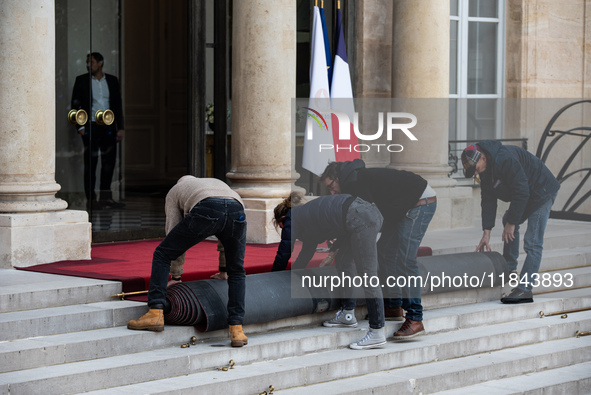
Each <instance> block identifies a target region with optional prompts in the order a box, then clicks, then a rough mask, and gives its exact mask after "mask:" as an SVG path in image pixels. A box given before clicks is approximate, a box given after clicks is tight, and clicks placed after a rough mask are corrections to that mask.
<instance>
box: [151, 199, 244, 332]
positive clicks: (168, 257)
mask: <svg viewBox="0 0 591 395" xmlns="http://www.w3.org/2000/svg"><path fill="white" fill-rule="evenodd" d="M213 235H215V236H216V237H217V238H218V240H220V241H221V243H222V245H223V246H224V250H225V253H226V269H227V272H228V324H229V325H242V322H243V320H244V294H245V283H246V273H245V271H244V251H245V248H246V220H245V216H244V208H243V207H242V205H241V204H240V202H238V201H237V200H235V199H225V198H215V197H214V198H207V199H204V200H202V201H200V202H199V203H197V205H195V207H193V209H192V210H191V211H190V212H189V213H188V214H187V215H186V216H185V218H183V220H182V221H181V222H179V223H178V224H177V225H176V226H175V227H174V228H173V229H172V230H171V231H170V232H169V233H168V235H166V238H165V239H164V240H162V242H161V243H160V244H159V245H158V247H156V250H155V251H154V257H153V259H152V277H151V278H150V289H149V291H148V305H149V306H153V305H156V304H161V305H163V306H164V307H165V310H166V309H168V308H169V302H168V301H167V300H166V285H167V283H168V275H169V273H170V262H171V261H174V260H175V259H177V258H178V257H179V256H181V255H182V254H184V253H185V251H187V250H188V249H189V248H191V247H193V246H194V245H195V244H197V243H199V242H201V241H203V240H205V239H206V238H207V237H209V236H213Z"/></svg>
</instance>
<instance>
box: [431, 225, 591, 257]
mask: <svg viewBox="0 0 591 395" xmlns="http://www.w3.org/2000/svg"><path fill="white" fill-rule="evenodd" d="M526 229H527V223H526V224H524V225H523V226H522V229H521V230H520V239H521V240H520V245H521V246H523V235H524V234H525V230H526ZM502 230H503V229H502V226H501V225H500V222H499V221H497V225H496V226H495V227H494V228H493V229H492V232H491V238H490V241H491V242H490V247H491V248H492V250H493V251H498V252H501V253H502V251H503V242H502V240H501V234H502ZM450 233H451V234H452V235H453V236H451V235H450ZM481 237H482V230H481V227H480V223H479V222H475V225H474V227H473V228H463V229H453V230H451V231H450V230H434V231H429V230H428V231H427V233H426V234H425V237H424V238H423V242H422V243H421V245H423V246H429V247H431V249H432V250H433V255H443V254H455V253H459V252H474V250H475V249H476V246H477V245H478V243H479V242H480V238H481ZM575 246H576V247H588V246H591V227H590V226H589V223H586V222H577V221H565V220H555V219H551V220H549V221H548V226H547V227H546V232H545V234H544V251H549V250H561V249H567V248H571V247H575Z"/></svg>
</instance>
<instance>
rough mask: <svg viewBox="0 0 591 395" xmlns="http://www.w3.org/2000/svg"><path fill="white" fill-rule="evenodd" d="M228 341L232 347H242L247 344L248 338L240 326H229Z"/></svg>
mask: <svg viewBox="0 0 591 395" xmlns="http://www.w3.org/2000/svg"><path fill="white" fill-rule="evenodd" d="M230 339H231V340H232V347H242V346H246V345H247V344H248V337H246V335H245V334H244V332H242V325H230Z"/></svg>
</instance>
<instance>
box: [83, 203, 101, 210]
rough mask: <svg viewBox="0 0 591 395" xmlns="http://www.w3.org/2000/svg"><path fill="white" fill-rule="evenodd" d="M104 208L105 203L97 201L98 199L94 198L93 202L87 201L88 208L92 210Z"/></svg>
mask: <svg viewBox="0 0 591 395" xmlns="http://www.w3.org/2000/svg"><path fill="white" fill-rule="evenodd" d="M91 209H92V210H94V211H96V210H102V209H103V204H102V203H101V202H97V201H96V200H93V201H91V202H87V203H86V210H88V211H90V210H91Z"/></svg>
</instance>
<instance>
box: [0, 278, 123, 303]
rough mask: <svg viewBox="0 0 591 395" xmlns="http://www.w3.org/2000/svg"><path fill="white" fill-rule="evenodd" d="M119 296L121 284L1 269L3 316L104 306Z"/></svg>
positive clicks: (0, 289)
mask: <svg viewBox="0 0 591 395" xmlns="http://www.w3.org/2000/svg"><path fill="white" fill-rule="evenodd" d="M120 292H121V283H120V282H119V281H103V280H94V279H90V278H80V277H70V276H59V275H55V274H47V273H36V272H28V271H22V270H15V269H0V312H1V313H8V312H16V311H24V310H36V309H42V308H46V307H59V306H69V305H74V304H83V303H93V302H102V301H106V300H110V299H111V298H110V295H114V294H117V293H120Z"/></svg>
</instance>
